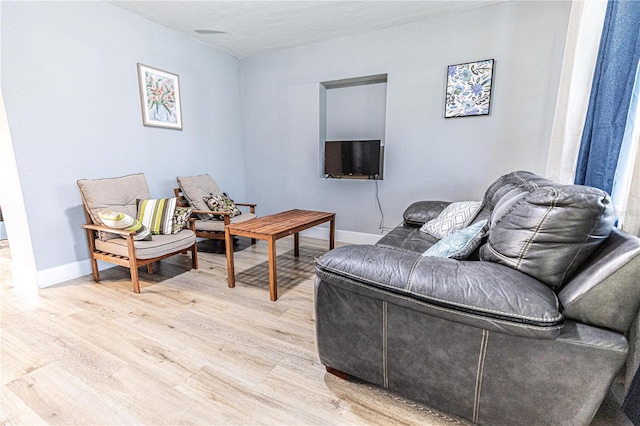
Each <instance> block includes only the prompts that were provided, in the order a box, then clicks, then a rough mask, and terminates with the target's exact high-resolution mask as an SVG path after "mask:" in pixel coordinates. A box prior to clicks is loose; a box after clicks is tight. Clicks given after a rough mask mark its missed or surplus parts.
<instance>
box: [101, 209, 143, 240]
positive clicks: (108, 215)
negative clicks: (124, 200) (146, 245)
mask: <svg viewBox="0 0 640 426" xmlns="http://www.w3.org/2000/svg"><path fill="white" fill-rule="evenodd" d="M98 217H99V218H100V220H101V221H102V223H103V224H104V225H105V226H108V227H109V228H113V229H122V230H124V231H130V232H135V234H134V235H133V239H134V240H136V241H142V240H144V241H148V240H150V239H151V231H149V228H147V227H146V226H144V225H143V224H142V222H140V221H139V220H138V219H136V218H133V217H131V216H129V215H128V214H126V213H122V212H114V211H112V210H100V211H99V212H98ZM120 236H121V237H122V238H125V237H123V236H122V235H120Z"/></svg>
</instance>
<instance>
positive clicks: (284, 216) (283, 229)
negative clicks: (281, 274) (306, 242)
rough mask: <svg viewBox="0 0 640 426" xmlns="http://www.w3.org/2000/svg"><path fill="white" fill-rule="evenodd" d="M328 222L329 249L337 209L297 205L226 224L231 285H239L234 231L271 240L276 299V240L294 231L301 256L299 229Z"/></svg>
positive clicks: (274, 297) (272, 287)
mask: <svg viewBox="0 0 640 426" xmlns="http://www.w3.org/2000/svg"><path fill="white" fill-rule="evenodd" d="M325 222H329V250H331V249H333V247H334V240H335V228H336V214H335V213H326V212H317V211H312V210H297V209H296V210H289V211H286V212H282V213H276V214H273V215H269V216H263V217H258V218H255V219H251V220H248V221H246V222H240V223H236V224H231V225H227V226H225V234H226V238H225V240H226V244H227V247H226V249H227V250H226V251H227V274H228V278H227V281H228V284H229V287H231V288H233V287H235V285H236V277H235V269H234V261H233V243H232V241H233V238H232V237H233V236H234V235H235V236H239V237H247V238H255V239H258V240H264V241H267V243H268V244H269V293H270V294H269V296H270V298H271V300H272V301H275V300H277V299H278V284H277V275H276V241H277V240H279V239H280V238H283V237H287V236H289V235H292V234H293V236H294V251H293V254H294V256H295V257H298V256H300V236H299V232H300V231H304V230H305V229H309V228H312V227H314V226H317V225H320V224H322V223H325Z"/></svg>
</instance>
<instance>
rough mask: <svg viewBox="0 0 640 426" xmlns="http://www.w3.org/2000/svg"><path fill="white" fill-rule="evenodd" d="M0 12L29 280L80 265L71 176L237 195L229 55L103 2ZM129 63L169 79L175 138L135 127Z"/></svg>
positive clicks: (238, 155) (25, 5)
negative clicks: (33, 272)
mask: <svg viewBox="0 0 640 426" xmlns="http://www.w3.org/2000/svg"><path fill="white" fill-rule="evenodd" d="M0 7H1V8H2V13H1V19H2V29H1V39H2V90H3V94H4V100H5V103H6V108H7V115H8V122H9V127H10V130H11V135H12V140H13V145H14V150H15V158H16V163H17V168H18V173H19V177H20V183H21V186H22V191H23V196H24V204H25V208H26V213H27V215H28V222H29V230H30V234H31V238H32V245H33V252H34V256H35V261H36V267H37V270H38V271H42V270H47V269H48V268H55V267H61V266H64V265H69V264H73V263H74V262H78V261H85V260H86V259H87V258H88V252H87V244H86V237H85V234H84V231H82V229H81V228H80V224H81V223H84V221H85V219H84V215H83V211H82V203H81V199H80V195H79V192H78V188H77V185H76V181H77V180H78V179H80V178H104V177H115V176H122V175H126V174H131V173H138V172H142V173H144V174H145V175H146V178H147V181H148V183H149V187H150V189H151V194H152V195H153V196H156V197H166V196H172V195H173V192H172V188H174V187H175V185H176V181H175V177H176V176H178V175H193V174H200V173H209V174H211V175H212V176H214V177H215V179H216V180H217V181H218V183H219V184H220V185H221V187H222V188H224V190H225V191H226V192H228V193H229V194H230V195H231V196H232V197H234V198H236V199H244V198H245V192H244V191H245V182H244V175H245V173H244V169H243V166H244V163H243V147H242V136H241V123H240V97H239V96H240V86H239V68H238V60H237V59H236V58H234V57H232V56H230V55H228V54H226V53H223V52H221V51H219V50H216V49H213V48H211V47H208V46H206V45H204V44H202V43H200V42H199V41H196V40H195V39H192V38H189V37H187V36H185V35H182V34H180V33H177V32H174V31H170V30H168V29H165V28H163V27H161V26H159V25H156V24H152V23H151V22H149V21H147V20H144V19H142V18H140V17H138V16H137V15H134V14H131V13H129V12H125V11H123V10H121V9H118V8H116V7H114V6H112V5H110V4H107V3H104V2H5V1H3V2H0ZM138 62H139V63H143V64H146V65H149V66H152V67H156V68H160V69H163V70H167V71H170V72H173V73H176V74H178V75H179V77H180V89H181V94H182V115H183V128H184V130H182V131H179V130H170V129H160V128H152V127H144V126H143V125H142V117H141V107H140V97H139V91H138V77H137V70H136V63H138ZM10 202H11V200H2V204H3V209H4V208H5V204H7V203H10ZM8 229H9V230H10V229H11V228H10V224H8ZM14 237H15V238H20V237H21V236H19V235H15V236H14V235H11V234H10V235H9V238H10V239H12V238H14ZM87 264H88V262H87Z"/></svg>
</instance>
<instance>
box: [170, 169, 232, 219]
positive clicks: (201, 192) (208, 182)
mask: <svg viewBox="0 0 640 426" xmlns="http://www.w3.org/2000/svg"><path fill="white" fill-rule="evenodd" d="M177 180H178V185H179V186H180V189H181V190H182V194H183V195H184V198H186V199H187V201H188V202H189V205H191V206H192V207H193V208H194V209H196V210H211V209H210V208H209V206H207V203H206V202H205V201H204V197H212V196H216V195H221V194H222V190H221V189H220V186H218V184H217V183H216V181H215V180H213V178H212V177H211V176H209V175H207V174H204V175H197V176H178V177H177ZM202 216H203V215H200V218H201V219H211V218H212V217H213V215H205V217H202Z"/></svg>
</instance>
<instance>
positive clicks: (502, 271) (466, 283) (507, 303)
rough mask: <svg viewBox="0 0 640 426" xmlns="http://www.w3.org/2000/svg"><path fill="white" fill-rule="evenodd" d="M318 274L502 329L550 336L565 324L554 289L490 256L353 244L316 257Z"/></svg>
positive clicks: (340, 283)
mask: <svg viewBox="0 0 640 426" xmlns="http://www.w3.org/2000/svg"><path fill="white" fill-rule="evenodd" d="M316 274H317V276H318V277H319V278H320V279H321V280H323V281H326V282H327V283H329V284H333V285H337V286H340V287H343V288H346V289H349V290H350V291H355V292H361V293H369V294H370V295H371V294H375V293H380V294H382V293H384V294H386V295H387V296H389V295H390V294H391V295H393V297H392V298H393V299H394V300H395V301H394V303H398V304H403V305H407V306H409V307H411V308H412V309H416V310H420V311H424V312H425V313H428V314H430V315H434V316H437V317H441V318H445V319H449V320H451V321H456V322H460V323H464V324H468V325H472V326H475V327H479V328H483V329H486V330H493V331H497V332H500V333H506V334H513V335H518V336H525V337H534V338H541V339H554V338H555V337H556V336H557V335H558V334H559V333H560V330H561V329H562V326H563V321H564V316H563V314H562V312H560V304H559V302H558V299H557V297H556V295H555V293H554V292H553V290H551V289H550V288H549V287H547V286H545V285H544V284H543V283H541V282H539V281H537V280H536V279H534V278H532V277H530V276H529V275H526V274H523V273H520V272H518V271H514V270H513V269H511V268H508V267H506V266H503V265H499V264H497V263H493V262H478V261H458V260H453V259H445V258H435V257H423V256H421V255H420V254H419V253H412V252H409V251H406V250H400V249H395V248H391V247H382V246H370V245H351V246H344V247H339V248H337V249H334V250H331V251H330V252H328V253H326V254H325V255H323V256H322V257H320V258H319V259H318V260H317V263H316Z"/></svg>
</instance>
